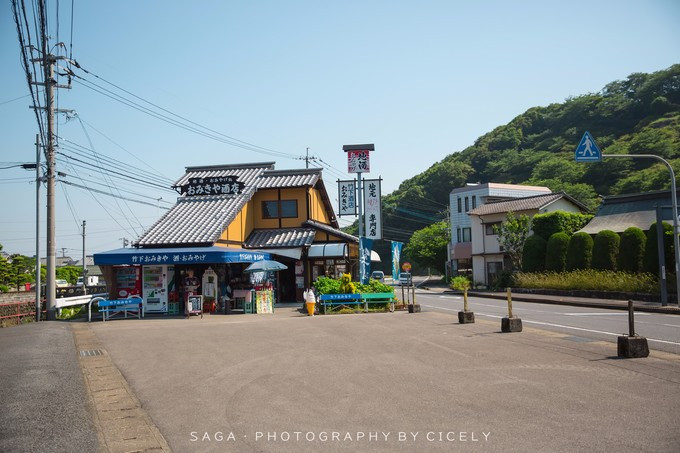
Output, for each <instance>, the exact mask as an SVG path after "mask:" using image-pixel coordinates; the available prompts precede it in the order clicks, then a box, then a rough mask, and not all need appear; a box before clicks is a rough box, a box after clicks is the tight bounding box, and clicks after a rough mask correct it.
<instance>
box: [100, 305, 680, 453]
mask: <svg viewBox="0 0 680 453" xmlns="http://www.w3.org/2000/svg"><path fill="white" fill-rule="evenodd" d="M497 324H498V323H495V322H491V321H483V320H482V321H478V322H477V323H476V324H468V325H459V324H457V321H456V319H455V318H454V316H453V315H451V314H447V313H437V312H426V313H419V314H410V315H409V314H407V313H405V312H396V313H384V314H382V313H381V314H359V315H333V316H315V317H307V316H304V315H303V314H302V313H301V312H300V311H298V309H297V308H292V307H289V308H281V309H278V310H277V311H276V313H275V314H273V315H240V316H238V315H236V316H218V315H213V316H205V317H204V318H203V319H200V318H196V317H194V318H191V319H179V318H175V319H167V318H158V319H150V318H149V319H144V320H121V321H114V322H107V323H101V322H100V323H93V324H91V325H90V328H91V329H92V330H93V332H94V333H95V335H96V337H97V338H98V340H99V341H100V343H101V347H102V349H103V350H104V351H105V352H106V353H108V354H109V355H110V357H111V358H112V360H113V362H114V363H115V364H116V365H117V366H118V368H119V369H120V371H121V372H122V374H123V376H124V377H125V378H126V379H127V381H128V384H129V386H130V388H131V389H132V390H133V391H134V392H135V394H136V396H137V398H139V400H140V402H141V403H142V406H143V407H144V409H145V410H146V411H147V412H148V414H149V416H150V417H151V419H152V420H153V422H154V423H155V424H156V426H157V427H158V429H159V430H160V432H161V433H162V434H163V436H164V437H165V439H166V440H167V442H168V444H169V445H170V447H171V448H172V449H173V450H175V451H316V450H318V449H320V448H323V449H324V450H330V451H356V450H360V451H395V450H401V451H414V450H416V449H417V450H423V451H436V450H448V451H450V450H454V451H458V450H468V449H469V450H475V451H508V450H525V451H622V450H626V451H632V450H636V451H677V448H678V446H679V445H680V434H678V432H679V431H678V430H677V427H676V425H677V419H678V417H679V416H680V408H679V407H678V404H677V402H678V401H680V378H678V376H680V360H679V358H678V356H675V355H671V354H665V353H653V354H652V356H651V357H649V358H647V359H633V360H620V359H617V358H615V356H616V349H615V346H613V345H612V344H610V343H605V342H588V343H579V342H574V341H569V340H567V339H566V338H565V335H561V334H557V333H549V332H545V331H541V330H536V329H531V328H525V331H524V332H522V333H519V334H501V333H500V332H499V331H500V329H499V325H497Z"/></svg>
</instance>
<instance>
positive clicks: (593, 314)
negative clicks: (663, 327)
mask: <svg viewBox="0 0 680 453" xmlns="http://www.w3.org/2000/svg"><path fill="white" fill-rule="evenodd" d="M557 314H558V315H566V316H628V313H557ZM649 315H650V314H649V313H639V312H635V316H649Z"/></svg>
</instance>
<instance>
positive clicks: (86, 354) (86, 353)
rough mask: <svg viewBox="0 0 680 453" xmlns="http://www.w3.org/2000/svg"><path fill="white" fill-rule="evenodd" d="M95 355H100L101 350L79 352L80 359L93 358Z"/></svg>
mask: <svg viewBox="0 0 680 453" xmlns="http://www.w3.org/2000/svg"><path fill="white" fill-rule="evenodd" d="M96 355H102V350H101V349H88V350H85V351H80V357H93V356H96Z"/></svg>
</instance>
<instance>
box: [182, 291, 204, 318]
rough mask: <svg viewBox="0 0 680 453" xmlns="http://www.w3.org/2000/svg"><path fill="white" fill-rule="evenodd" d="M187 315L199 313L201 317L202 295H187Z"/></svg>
mask: <svg viewBox="0 0 680 453" xmlns="http://www.w3.org/2000/svg"><path fill="white" fill-rule="evenodd" d="M186 313H187V315H197V314H200V315H201V318H202V317H203V296H200V295H194V296H187V307H186Z"/></svg>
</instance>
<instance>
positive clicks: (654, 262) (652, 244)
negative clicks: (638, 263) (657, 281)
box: [644, 222, 675, 274]
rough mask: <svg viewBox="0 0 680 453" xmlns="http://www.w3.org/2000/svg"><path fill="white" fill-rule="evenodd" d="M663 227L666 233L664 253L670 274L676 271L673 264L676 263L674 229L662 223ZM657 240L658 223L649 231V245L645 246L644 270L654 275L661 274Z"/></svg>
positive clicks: (667, 270)
mask: <svg viewBox="0 0 680 453" xmlns="http://www.w3.org/2000/svg"><path fill="white" fill-rule="evenodd" d="M661 226H662V227H663V231H664V237H663V244H664V249H663V251H664V255H665V261H666V272H670V271H672V270H673V269H675V265H674V264H673V263H674V261H675V257H674V255H673V254H674V251H673V227H672V226H671V225H670V224H668V223H666V222H662V223H661ZM656 238H657V234H656V222H654V223H652V225H651V226H650V227H649V231H647V243H646V244H645V266H644V270H645V271H646V272H651V273H652V274H658V273H659V249H658V246H657V243H656V241H657V239H656Z"/></svg>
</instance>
